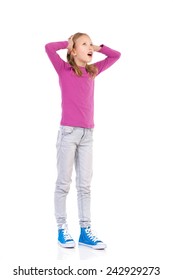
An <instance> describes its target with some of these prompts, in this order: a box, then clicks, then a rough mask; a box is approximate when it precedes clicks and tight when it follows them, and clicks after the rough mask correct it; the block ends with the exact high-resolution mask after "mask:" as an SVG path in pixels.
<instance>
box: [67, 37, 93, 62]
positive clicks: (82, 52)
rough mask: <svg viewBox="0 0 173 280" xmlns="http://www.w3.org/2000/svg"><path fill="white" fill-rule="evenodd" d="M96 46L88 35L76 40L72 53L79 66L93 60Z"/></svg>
mask: <svg viewBox="0 0 173 280" xmlns="http://www.w3.org/2000/svg"><path fill="white" fill-rule="evenodd" d="M93 52H94V48H93V44H92V41H91V39H90V38H89V37H88V36H87V35H82V36H80V37H79V38H78V39H77V40H76V41H75V46H74V49H73V50H72V53H71V54H72V55H73V57H74V60H75V62H76V64H77V65H78V66H82V67H85V66H86V64H87V63H88V62H91V60H92V56H93Z"/></svg>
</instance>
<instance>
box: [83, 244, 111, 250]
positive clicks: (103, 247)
mask: <svg viewBox="0 0 173 280" xmlns="http://www.w3.org/2000/svg"><path fill="white" fill-rule="evenodd" d="M78 244H79V245H82V246H86V247H90V248H92V249H95V250H104V249H106V244H104V243H102V244H97V245H89V244H85V243H81V242H79V243H78Z"/></svg>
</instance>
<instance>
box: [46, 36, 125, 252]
mask: <svg viewBox="0 0 173 280" xmlns="http://www.w3.org/2000/svg"><path fill="white" fill-rule="evenodd" d="M45 49H46V52H47V55H48V57H49V59H50V61H51V62H52V64H53V66H54V68H55V70H56V72H57V74H58V76H59V85H60V89H61V96H62V118H61V122H60V130H59V132H58V138H57V168H58V178H57V181H56V188H55V194H54V198H55V217H56V222H57V225H58V243H59V244H60V245H61V246H63V247H66V248H73V247H75V242H74V240H73V239H72V237H71V235H70V234H69V232H68V228H67V221H66V220H67V215H66V197H67V194H68V192H69V189H70V183H71V177H72V170H73V165H74V164H75V170H76V188H77V198H78V215H79V224H80V228H81V231H80V236H79V244H80V245H85V246H89V247H91V248H94V249H105V248H106V245H105V244H104V243H103V242H102V241H101V240H99V239H98V238H97V237H96V236H95V235H94V234H93V233H92V230H91V218H90V184H91V178H92V142H93V128H94V119H93V116H94V81H95V77H96V76H97V75H99V74H100V73H101V72H103V71H104V70H106V69H107V68H108V67H110V66H111V65H112V64H113V63H115V62H116V61H117V60H118V59H119V58H120V53H119V52H118V51H115V50H112V49H110V48H108V47H106V46H105V45H101V46H95V45H93V43H92V41H91V39H90V37H89V36H88V35H87V34H85V33H76V34H74V35H73V36H71V37H70V38H69V39H68V41H63V42H53V43H48V44H46V46H45ZM61 49H67V61H68V62H65V61H64V60H62V59H61V57H60V56H59V55H58V53H57V51H58V50H61ZM95 51H96V52H100V53H102V54H104V55H105V56H106V58H105V59H103V60H101V61H99V62H96V63H94V64H89V63H90V62H91V60H92V57H93V54H94V52H95Z"/></svg>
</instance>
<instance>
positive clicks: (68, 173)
mask: <svg viewBox="0 0 173 280" xmlns="http://www.w3.org/2000/svg"><path fill="white" fill-rule="evenodd" d="M92 146H93V129H89V128H80V127H71V126H61V127H60V130H59V132H58V138H57V169H58V177H57V181H56V188H55V194H54V199H55V217H56V221H57V225H58V228H61V227H62V225H63V224H66V219H67V213H66V198H67V194H68V192H69V189H70V184H71V180H72V171H73V166H75V170H76V188H77V201H78V216H79V224H80V226H81V227H87V226H89V225H90V223H91V220H90V184H91V179H92Z"/></svg>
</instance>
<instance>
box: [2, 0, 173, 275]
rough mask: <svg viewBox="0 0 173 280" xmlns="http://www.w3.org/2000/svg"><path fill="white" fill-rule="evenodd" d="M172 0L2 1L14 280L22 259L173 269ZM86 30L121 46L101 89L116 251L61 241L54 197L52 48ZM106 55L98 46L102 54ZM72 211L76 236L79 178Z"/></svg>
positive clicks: (5, 246) (102, 161) (98, 169)
mask: <svg viewBox="0 0 173 280" xmlns="http://www.w3.org/2000/svg"><path fill="white" fill-rule="evenodd" d="M171 2H172V1H171V0H170V1H169V0H165V1H161V0H157V1H156V0H145V1H139V0H131V1H128V0H124V1H123V0H121V1H120V0H119V1H117V0H115V1H111V0H107V1H104V2H103V1H91V0H88V1H79V0H73V1H65V0H64V1H55V0H49V1H45V0H43V1H37V0H36V1H20V0H16V1H8V0H7V1H3V3H2V2H1V4H0V26H1V34H0V37H1V44H0V70H1V82H0V123H1V126H0V132H1V133H0V135H1V136H0V141H1V145H0V172H1V175H0V180H1V181H0V192H1V195H0V214H1V243H2V244H1V249H0V257H1V260H2V261H1V264H2V269H1V272H0V273H1V274H2V276H4V277H5V278H7V279H13V277H14V276H13V275H12V270H13V269H14V268H16V267H17V266H19V265H20V266H21V267H23V268H29V267H31V266H33V267H34V266H37V267H43V268H46V267H48V268H51V267H52V266H58V267H61V266H62V264H63V265H70V264H73V263H74V265H76V266H78V267H79V266H80V265H84V263H85V262H84V261H86V262H87V265H88V267H90V266H91V265H93V264H95V265H97V266H98V268H99V269H100V268H104V267H106V266H160V267H161V275H160V276H159V277H158V276H157V277H156V278H154V277H155V276H152V277H151V276H148V277H147V276H143V277H145V278H147V279H151V278H152V279H163V280H164V279H170V278H171V276H172V272H171V268H170V266H171V265H172V260H171V259H172V249H173V247H172V236H173V232H172V213H173V206H172V194H171V189H172V187H173V179H172V171H173V145H172V143H173V109H172V108H173V102H172V94H173V84H172V73H173V66H172V65H173V54H172V52H173V43H172V26H173V19H172V8H171ZM76 32H86V33H88V34H89V35H90V37H91V39H92V40H93V43H94V44H98V45H100V44H105V45H107V46H109V47H111V48H113V49H116V50H118V51H120V52H121V53H122V56H121V58H120V60H118V61H117V62H116V63H115V65H113V66H112V67H111V68H110V69H108V70H107V71H105V72H104V73H102V74H101V75H100V76H99V77H98V78H97V79H96V86H95V133H94V176H93V181H92V225H93V228H94V230H95V231H96V232H97V234H98V236H99V238H101V239H103V241H105V242H106V243H107V246H108V247H107V250H106V251H105V252H103V251H102V252H100V251H99V252H95V251H94V250H91V249H87V248H85V249H80V248H78V246H77V248H76V249H75V250H70V251H69V250H61V249H60V248H59V247H58V246H57V243H56V238H57V228H56V224H55V218H54V205H53V194H54V187H55V181H56V175H57V173H56V172H57V171H56V148H55V144H56V137H57V132H58V127H59V121H60V116H61V110H60V109H61V107H60V106H61V103H60V102H61V100H60V90H59V84H58V78H57V74H56V72H55V71H54V69H53V67H52V65H51V63H50V61H49V59H48V57H47V55H46V53H45V50H44V45H45V44H46V43H47V42H50V41H61V40H62V41H64V40H67V38H68V37H69V36H70V35H72V34H74V33H76ZM62 57H65V53H64V52H63V51H62ZM100 58H101V59H103V56H101V55H100V54H97V53H96V54H95V57H94V60H98V59H100ZM74 176H75V174H74ZM73 179H74V178H73ZM67 211H68V223H69V228H70V230H71V233H72V235H73V237H74V239H75V240H76V241H77V240H78V236H79V226H78V217H77V203H76V190H75V182H74V180H73V183H72V185H71V191H70V194H69V196H68V207H67ZM102 277H103V279H105V276H102ZM113 277H114V276H112V277H111V278H112V279H114V278H113ZM122 277H123V276H121V279H122ZM129 277H130V276H129ZM143 277H142V276H141V278H140V276H136V279H143ZM14 278H15V277H14ZM18 278H20V279H26V277H19V276H18V277H17V276H16V279H18ZM44 278H51V276H49V277H48V276H47V277H44ZM93 278H94V277H93ZM28 279H32V276H30V277H29V278H28ZM99 279H101V276H100V277H99Z"/></svg>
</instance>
